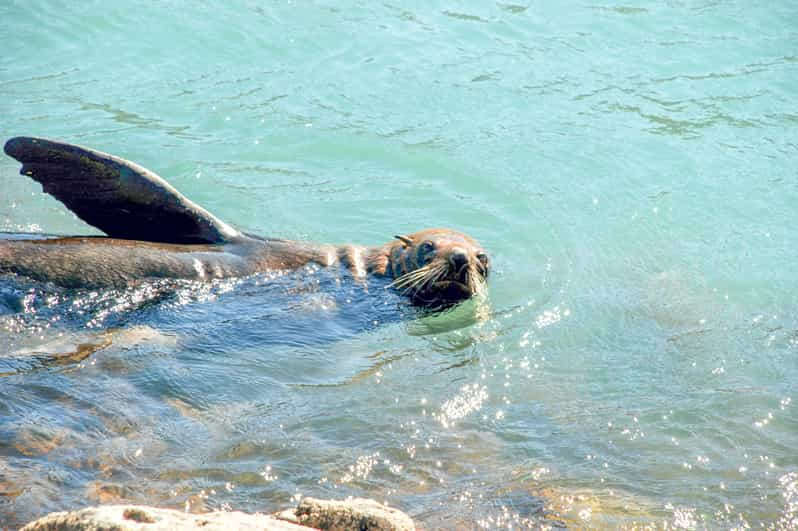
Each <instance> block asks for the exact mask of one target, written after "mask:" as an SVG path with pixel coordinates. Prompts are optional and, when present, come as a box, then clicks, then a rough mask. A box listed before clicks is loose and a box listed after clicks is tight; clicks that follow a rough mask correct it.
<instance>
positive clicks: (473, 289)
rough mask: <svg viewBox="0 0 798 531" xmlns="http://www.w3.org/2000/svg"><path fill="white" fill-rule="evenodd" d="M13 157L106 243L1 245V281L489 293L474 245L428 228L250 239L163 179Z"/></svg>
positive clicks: (128, 165) (74, 162)
mask: <svg viewBox="0 0 798 531" xmlns="http://www.w3.org/2000/svg"><path fill="white" fill-rule="evenodd" d="M4 150H5V152H6V154H8V155H10V156H11V157H13V158H15V159H16V160H18V161H19V162H21V163H22V168H21V170H20V173H21V174H23V175H27V176H29V177H31V178H33V179H34V180H36V181H37V182H39V183H41V185H42V188H43V190H44V191H45V192H46V193H48V194H50V195H52V196H53V197H55V198H56V199H58V200H59V201H61V202H62V203H63V204H64V205H66V206H67V208H69V209H70V210H71V211H72V212H74V213H75V214H76V215H77V216H78V217H79V218H80V219H82V220H83V221H85V222H86V223H88V224H89V225H92V226H94V227H96V228H98V229H100V230H101V231H102V232H104V233H105V234H106V235H107V237H80V236H74V237H58V238H38V239H33V238H30V239H14V240H2V239H0V273H15V274H18V275H23V276H27V277H30V278H33V279H36V280H40V281H47V282H52V283H54V284H56V285H60V286H63V287H68V288H74V287H92V288H102V287H123V286H128V285H131V284H134V283H137V282H140V281H144V280H148V279H159V278H175V279H191V280H209V279H213V278H222V277H237V276H246V275H252V274H254V273H257V272H261V271H268V270H290V269H296V268H299V267H302V266H304V265H306V264H309V263H316V264H319V265H321V266H325V267H330V266H334V265H336V264H339V265H342V266H344V267H346V268H348V269H349V270H350V271H351V273H352V275H353V276H354V277H356V278H364V277H366V275H375V276H378V277H386V278H388V279H393V281H392V282H391V283H390V284H389V286H390V287H392V288H395V289H397V290H399V291H400V292H401V293H403V294H405V295H407V296H408V297H410V299H411V300H412V301H413V302H414V303H416V304H421V305H446V304H451V303H456V302H459V301H462V300H464V299H467V298H469V297H471V296H473V295H476V294H483V293H484V292H485V290H486V281H487V278H488V274H489V271H490V264H489V259H488V255H487V254H486V252H485V250H484V249H483V248H482V247H481V246H480V245H479V243H477V242H476V240H474V239H473V238H471V237H470V236H468V235H466V234H463V233H461V232H457V231H453V230H449V229H426V230H422V231H419V232H416V233H413V234H408V235H402V236H396V237H395V238H396V240H395V241H391V242H389V243H386V244H384V245H381V246H376V247H363V246H356V245H329V244H315V243H306V242H299V241H291V240H283V239H277V238H262V237H259V236H254V235H249V234H244V233H242V232H240V231H238V230H236V229H234V228H233V227H231V226H230V225H228V224H227V223H225V222H223V221H221V220H220V219H218V218H216V217H215V216H214V215H212V214H211V213H209V212H208V211H206V210H205V209H203V208H201V207H200V206H198V205H196V204H195V203H193V202H191V201H190V200H188V199H187V198H186V197H184V196H183V195H182V194H180V192H178V191H177V190H175V189H174V188H173V187H172V186H171V185H169V184H168V183H167V182H166V181H165V180H164V179H163V178H161V177H159V176H158V175H156V174H155V173H153V172H151V171H149V170H147V169H145V168H143V167H141V166H138V165H137V164H134V163H132V162H129V161H127V160H124V159H121V158H119V157H115V156H113V155H109V154H106V153H102V152H99V151H95V150H93V149H89V148H85V147H81V146H76V145H72V144H67V143H64V142H57V141H52V140H47V139H43V138H31V137H17V138H12V139H10V140H9V141H8V142H6V144H5V147H4Z"/></svg>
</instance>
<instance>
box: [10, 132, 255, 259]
mask: <svg viewBox="0 0 798 531" xmlns="http://www.w3.org/2000/svg"><path fill="white" fill-rule="evenodd" d="M4 150H5V152H6V154H7V155H9V156H11V157H14V158H15V159H17V160H18V161H19V162H21V163H22V169H21V170H20V173H21V174H22V175H27V176H29V177H31V178H32V179H34V180H35V181H37V182H39V183H41V185H42V188H43V190H44V191H45V192H46V193H48V194H50V195H52V196H53V197H55V198H56V199H58V200H59V201H61V202H62V203H64V205H66V206H67V208H69V209H70V210H71V211H72V212H74V213H75V214H76V215H77V216H78V217H79V218H80V219H82V220H83V221H85V222H86V223H88V224H89V225H92V226H94V227H96V228H98V229H100V230H101V231H103V232H104V233H106V234H107V235H108V236H111V237H113V238H123V239H130V240H143V241H152V242H162V243H225V242H228V241H230V240H231V239H233V238H235V237H237V236H239V235H240V234H239V233H238V231H236V230H235V229H233V228H231V227H230V226H228V225H227V224H226V223H224V222H223V221H221V220H219V219H218V218H216V217H215V216H214V215H213V214H211V213H210V212H208V211H206V210H205V209H203V208H202V207H200V206H198V205H196V204H195V203H193V202H191V201H189V200H188V199H187V198H186V197H184V196H183V195H182V194H181V193H180V192H178V191H177V190H175V189H174V188H173V187H172V186H171V185H170V184H169V183H167V182H166V181H165V180H164V179H162V178H161V177H159V176H158V175H156V174H155V173H153V172H151V171H149V170H147V169H146V168H143V167H141V166H139V165H138V164H134V163H132V162H130V161H127V160H124V159H121V158H119V157H115V156H113V155H109V154H107V153H102V152H100V151H95V150H93V149H88V148H84V147H80V146H76V145H72V144H67V143H64V142H56V141H53V140H47V139H44V138H30V137H16V138H12V139H10V140H9V141H8V142H6V144H5V148H4Z"/></svg>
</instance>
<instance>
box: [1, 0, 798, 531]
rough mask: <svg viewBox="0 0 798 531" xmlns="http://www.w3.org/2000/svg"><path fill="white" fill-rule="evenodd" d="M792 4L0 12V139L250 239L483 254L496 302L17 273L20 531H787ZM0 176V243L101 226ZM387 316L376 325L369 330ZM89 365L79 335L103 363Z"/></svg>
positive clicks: (13, 432)
mask: <svg viewBox="0 0 798 531" xmlns="http://www.w3.org/2000/svg"><path fill="white" fill-rule="evenodd" d="M796 22H798V7H796V5H795V3H794V2H788V1H773V2H768V3H764V4H762V5H759V4H755V3H751V2H742V1H725V2H724V1H721V2H717V1H705V2H699V1H695V2H675V1H674V2H625V3H613V2H601V3H595V2H580V3H562V2H549V3H543V2H538V3H529V4H527V3H523V4H521V3H519V4H514V3H504V2H501V3H485V2H442V3H434V4H430V3H429V2H404V3H401V4H400V3H395V4H391V3H380V4H377V3H372V4H369V3H366V4H361V3H347V2H312V3H311V2H275V3H265V2H256V1H247V2H245V1H237V2H210V1H205V2H179V1H166V2H157V3H156V2H144V1H139V2H133V1H131V2H124V3H122V2H120V3H116V4H112V5H108V3H106V2H97V1H86V2H80V3H76V2H56V1H52V2H43V1H30V0H29V1H25V2H22V1H10V2H3V3H2V4H0V35H2V41H3V43H4V45H3V47H4V53H3V54H2V55H1V56H0V137H2V139H3V140H4V139H5V138H8V137H11V136H15V135H39V136H48V137H55V138H60V139H64V140H67V141H71V142H75V143H79V144H84V145H89V146H92V147H95V148H97V149H100V150H102V151H106V152H111V153H115V154H117V155H120V156H123V157H125V158H128V159H131V160H134V161H136V162H138V163H140V164H142V165H144V166H146V167H148V168H151V169H152V170H154V171H156V172H158V173H159V174H161V175H162V176H164V177H166V178H167V179H169V181H170V182H171V183H173V184H174V185H175V186H176V187H177V188H178V189H179V190H181V191H183V192H184V193H185V194H186V195H188V196H189V197H190V198H191V199H193V200H195V201H197V202H198V203H200V204H202V205H203V206H205V207H206V208H208V209H209V210H210V211H212V212H214V213H215V214H217V215H218V216H219V217H221V218H222V219H224V220H226V221H228V222H230V223H232V224H234V225H236V226H237V227H239V228H241V229H243V230H246V231H251V232H255V233H258V234H262V235H270V236H280V237H286V238H294V239H302V240H312V241H323V242H355V243H361V244H367V245H373V244H377V243H382V242H384V241H386V240H387V239H389V238H391V237H392V236H393V235H394V234H397V233H402V232H410V231H413V230H417V229H420V228H423V227H429V226H449V227H453V228H457V229H460V230H464V231H466V232H469V233H471V234H473V235H474V236H475V237H477V238H478V239H479V240H480V241H481V242H482V243H483V244H484V246H485V247H486V248H487V249H488V250H489V251H490V254H491V257H492V261H493V264H494V274H493V276H492V278H491V281H490V301H489V308H484V307H482V308H474V307H470V308H468V307H467V308H459V309H458V311H456V312H454V313H452V314H444V315H439V316H431V317H419V316H415V315H413V314H407V313H405V312H404V311H403V310H402V309H401V302H400V301H399V300H398V299H397V298H396V297H395V296H392V295H391V294H390V293H384V292H382V291H381V290H378V289H377V290H370V291H369V292H368V293H364V292H363V291H362V290H358V289H357V287H352V286H336V285H334V284H333V283H331V281H330V279H329V278H327V277H326V275H325V273H324V272H323V271H303V272H300V273H299V274H297V275H293V276H288V277H286V278H278V279H272V278H270V277H268V276H264V277H256V278H252V279H245V280H242V281H227V282H220V283H218V284H214V285H210V286H209V285H182V284H181V285H176V286H175V285H153V286H149V287H145V288H141V289H138V290H130V291H128V292H122V293H120V292H113V291H111V292H61V291H58V290H57V289H55V288H52V287H48V286H42V285H36V284H33V283H29V282H26V281H24V280H21V279H9V278H6V279H3V280H2V281H1V282H2V283H0V296H2V298H1V299H0V301H2V303H0V308H5V309H4V310H2V312H3V314H4V315H2V316H0V373H3V376H0V522H3V521H6V522H8V525H11V526H15V525H18V524H20V523H23V522H25V521H27V520H29V519H30V518H33V517H35V516H39V515H41V514H44V513H46V512H49V511H53V510H62V509H67V508H76V507H80V506H84V505H88V504H96V503H101V502H102V503H108V502H115V501H132V502H146V503H152V504H159V505H166V506H172V507H179V508H186V509H187V510H192V511H202V510H208V509H215V508H230V509H241V510H247V511H256V510H259V511H271V510H276V509H280V508H283V507H286V506H288V505H290V504H291V503H292V500H294V499H296V497H297V496H305V495H313V496H321V497H335V498H341V497H344V496H347V495H357V496H367V497H372V498H376V499H379V500H385V501H387V502H389V503H391V504H392V505H396V506H398V507H400V508H402V509H404V510H405V511H407V512H408V513H409V514H411V515H412V516H413V517H414V518H415V519H416V520H417V522H419V523H420V524H421V525H422V526H423V527H425V528H430V529H435V528H447V527H461V528H471V527H485V528H496V527H502V526H508V525H512V526H513V527H516V528H517V527H523V526H525V525H528V526H536V525H539V524H540V522H541V518H544V516H543V514H544V513H548V514H556V515H559V516H560V517H561V518H562V519H563V520H564V521H565V522H566V524H567V525H569V526H572V527H577V528H578V527H587V528H594V527H595V528H613V527H619V526H628V527H631V526H633V525H635V524H637V525H650V526H660V527H664V526H672V527H677V528H678V527H681V528H729V527H734V526H743V525H745V524H750V525H751V526H754V527H770V528H783V529H789V528H794V526H796V525H797V524H796V518H798V516H797V515H798V451H796V449H797V448H798V409H797V407H796V401H798V384H796V382H798V278H797V275H796V273H795V265H794V264H795V263H796V258H798V231H796V228H795V227H796V221H798V174H796V164H795V161H796V155H798V110H797V109H798V83H797V82H796V81H798V44H797V43H798V24H796ZM17 172H18V165H17V164H16V162H14V161H13V160H11V159H9V158H7V157H2V158H1V159H0V198H2V200H0V231H5V232H17V233H18V232H46V233H60V234H86V233H92V232H93V231H92V229H91V228H89V227H86V226H85V225H84V224H82V223H81V222H80V221H79V220H77V219H75V218H74V217H73V216H72V215H71V214H69V213H68V212H67V211H66V209H65V208H63V206H61V205H60V204H59V203H57V202H56V201H55V200H53V199H51V198H49V197H47V196H44V195H42V194H41V193H40V187H39V186H38V185H37V184H36V183H34V182H32V181H29V180H27V179H25V178H24V177H22V176H19V175H18V174H17ZM375 321H376V322H375ZM81 345H82V346H81Z"/></svg>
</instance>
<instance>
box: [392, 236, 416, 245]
mask: <svg viewBox="0 0 798 531" xmlns="http://www.w3.org/2000/svg"><path fill="white" fill-rule="evenodd" d="M394 238H396V239H397V240H399V241H400V242H402V243H403V244H405V247H408V246H410V245H413V238H408V237H407V236H399V235H396V236H394Z"/></svg>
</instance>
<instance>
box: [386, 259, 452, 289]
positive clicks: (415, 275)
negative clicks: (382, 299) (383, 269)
mask: <svg viewBox="0 0 798 531" xmlns="http://www.w3.org/2000/svg"><path fill="white" fill-rule="evenodd" d="M440 269H444V266H442V265H441V264H438V265H435V266H433V264H427V265H425V266H424V267H420V268H418V269H415V270H413V271H411V272H409V273H405V274H404V275H401V276H400V277H398V278H396V280H394V281H393V282H391V283H390V284H389V285H388V287H389V288H402V287H407V288H408V289H411V288H414V287H417V286H418V285H419V283H421V282H422V281H424V283H425V284H426V280H428V279H430V278H431V277H432V276H433V275H435V274H436V273H438V270H440Z"/></svg>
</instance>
